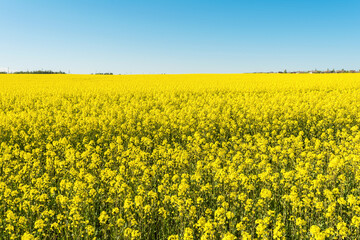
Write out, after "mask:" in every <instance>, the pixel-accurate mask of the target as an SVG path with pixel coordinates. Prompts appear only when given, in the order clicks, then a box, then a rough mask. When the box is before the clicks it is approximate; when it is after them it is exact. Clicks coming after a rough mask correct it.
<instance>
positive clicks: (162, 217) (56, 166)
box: [0, 74, 360, 240]
mask: <svg viewBox="0 0 360 240" xmlns="http://www.w3.org/2000/svg"><path fill="white" fill-rule="evenodd" d="M359 125H360V74H212V75H207V74H199V75H124V76H95V75H93V76H92V75H12V74H8V75H0V239H23V240H26V239H128V240H130V239H134V240H135V239H165V240H166V239H169V240H178V239H179V240H180V239H184V240H192V239H194V240H195V239H201V240H210V239H224V240H234V239H239V240H240V239H244V240H245V239H317V240H320V239H324V240H325V239H359V236H360V186H359V185H360V169H359V168H360V165H359V163H360V128H359V127H360V126H359Z"/></svg>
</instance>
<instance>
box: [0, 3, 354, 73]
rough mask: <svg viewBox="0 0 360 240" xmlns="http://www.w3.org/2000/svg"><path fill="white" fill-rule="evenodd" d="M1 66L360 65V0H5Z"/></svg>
mask: <svg viewBox="0 0 360 240" xmlns="http://www.w3.org/2000/svg"><path fill="white" fill-rule="evenodd" d="M0 26H1V29H0V70H1V69H4V68H7V67H9V68H10V70H13V71H14V70H35V69H44V70H45V69H51V70H63V71H66V72H68V71H69V70H70V71H71V73H95V72H113V73H115V74H118V73H122V74H126V73H127V74H130V73H132V74H135V73H241V72H256V71H279V70H284V69H287V70H310V69H315V68H317V69H327V68H330V69H332V68H335V69H341V68H345V69H360V30H359V26H360V1H359V0H342V1H340V0H338V1H332V0H326V1H323V0H311V1H310V0H301V1H300V0H275V1H270V0H268V1H264V0H262V1H260V0H247V1H241V0H239V1H228V0H218V1H212V0H207V1H200V0H198V1H197V0H179V1H178V0H163V1H158V0H153V1H150V0H143V1H139V0H123V1H121V0H119V1H110V0H102V1H91V0H87V1H85V0H72V1H70V0H57V1H55V0H54V1H52V0H51V1H49V0H31V1H29V0H1V1H0Z"/></svg>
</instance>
